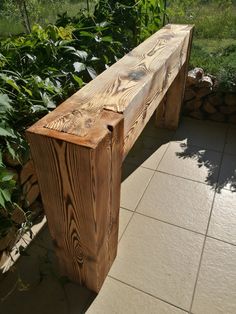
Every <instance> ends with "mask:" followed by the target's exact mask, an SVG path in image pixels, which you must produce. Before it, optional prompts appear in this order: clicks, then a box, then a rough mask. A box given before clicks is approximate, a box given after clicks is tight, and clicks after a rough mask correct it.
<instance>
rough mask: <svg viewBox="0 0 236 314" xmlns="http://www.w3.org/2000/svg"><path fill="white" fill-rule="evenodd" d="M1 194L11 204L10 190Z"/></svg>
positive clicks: (4, 190) (5, 190)
mask: <svg viewBox="0 0 236 314" xmlns="http://www.w3.org/2000/svg"><path fill="white" fill-rule="evenodd" d="M1 193H2V196H3V198H4V199H5V201H6V202H11V193H10V191H9V190H7V189H3V190H1Z"/></svg>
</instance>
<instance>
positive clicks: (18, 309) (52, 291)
mask: <svg viewBox="0 0 236 314" xmlns="http://www.w3.org/2000/svg"><path fill="white" fill-rule="evenodd" d="M95 297H96V294H95V293H93V292H92V291H90V290H88V289H87V288H85V287H81V286H80V285H78V284H76V283H73V282H71V281H69V280H68V279H67V278H66V277H62V276H60V272H59V269H58V264H57V258H56V256H55V254H54V251H53V244H52V240H51V237H50V235H49V232H48V228H47V227H46V228H44V230H42V231H41V232H40V233H39V235H37V236H36V238H35V239H34V241H32V243H31V244H30V245H29V247H28V248H27V249H26V251H25V252H24V256H21V258H20V259H18V261H17V262H16V264H15V266H14V267H13V268H11V269H10V270H9V271H8V272H7V273H6V274H1V275H0V309H1V310H0V312H1V313H3V314H8V313H9V314H19V313H25V314H31V313H34V314H52V313H57V314H72V313H78V314H82V313H85V312H86V310H87V309H88V307H89V306H90V304H91V303H92V302H93V300H94V299H95Z"/></svg>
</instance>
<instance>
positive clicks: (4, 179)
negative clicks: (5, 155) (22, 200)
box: [1, 170, 14, 182]
mask: <svg viewBox="0 0 236 314" xmlns="http://www.w3.org/2000/svg"><path fill="white" fill-rule="evenodd" d="M13 177H14V175H13V174H12V173H9V172H8V171H7V170H4V172H3V173H2V175H1V182H7V181H11V180H12V178H13Z"/></svg>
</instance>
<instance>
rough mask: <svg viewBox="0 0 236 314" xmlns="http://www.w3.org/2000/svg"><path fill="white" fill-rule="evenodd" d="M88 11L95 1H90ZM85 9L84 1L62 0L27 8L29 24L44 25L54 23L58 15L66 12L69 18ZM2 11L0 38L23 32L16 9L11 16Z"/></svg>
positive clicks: (0, 13)
mask: <svg viewBox="0 0 236 314" xmlns="http://www.w3.org/2000/svg"><path fill="white" fill-rule="evenodd" d="M38 3H39V1H38ZM89 3H90V10H93V8H94V4H95V1H92V0H90V2H89ZM82 9H87V3H86V1H85V0H80V1H79V0H78V1H73V2H72V1H71V0H64V1H61V2H57V1H55V3H50V2H48V3H41V4H38V6H36V7H29V9H28V11H29V15H30V23H31V25H33V24H34V23H38V24H40V25H46V24H48V23H55V21H56V19H57V15H58V14H62V13H64V12H67V13H68V15H69V16H75V15H76V14H77V13H78V12H79V11H80V10H82ZM6 13H8V14H5V12H4V11H2V12H0V37H2V38H6V37H9V36H11V35H17V34H20V33H23V32H24V27H23V25H22V21H21V18H20V15H19V12H18V10H17V9H15V10H14V13H13V14H9V12H6Z"/></svg>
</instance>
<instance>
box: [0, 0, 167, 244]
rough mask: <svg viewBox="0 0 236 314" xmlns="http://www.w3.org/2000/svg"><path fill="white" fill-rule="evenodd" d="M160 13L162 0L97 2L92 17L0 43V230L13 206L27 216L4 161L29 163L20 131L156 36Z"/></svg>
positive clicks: (64, 20) (63, 17) (64, 19)
mask: <svg viewBox="0 0 236 314" xmlns="http://www.w3.org/2000/svg"><path fill="white" fill-rule="evenodd" d="M30 1H31V0H30ZM32 1H33V0H32ZM163 10H164V2H163V1H162V0H160V1H154V0H142V1H136V0H129V1H124V0H121V1H120V2H118V1H113V0H109V1H108V0H100V1H99V2H98V3H97V5H96V6H95V7H94V14H89V13H88V12H87V11H80V12H79V13H78V14H77V15H76V16H74V17H69V16H68V14H67V13H63V14H60V16H59V18H58V20H57V22H56V24H55V25H52V24H49V25H48V26H46V27H41V26H39V25H34V26H33V28H32V32H31V33H30V34H28V35H20V36H14V37H10V38H7V39H5V40H2V41H0V121H1V122H0V172H1V175H0V228H1V227H2V225H4V226H5V227H6V226H8V227H9V228H12V227H13V225H14V223H13V222H12V220H11V212H12V210H13V209H14V206H16V205H17V206H21V207H22V208H23V210H24V211H25V212H28V211H29V208H28V206H27V204H26V203H25V202H24V201H22V195H21V187H20V186H19V185H18V184H17V183H16V180H14V178H13V177H12V173H11V171H9V170H8V169H7V163H6V162H5V156H10V158H11V159H12V160H13V161H14V160H18V161H19V162H20V163H22V164H24V163H25V161H26V160H27V159H28V158H29V148H28V145H27V141H26V139H25V135H24V132H25V129H26V128H27V127H29V126H30V125H32V124H33V123H34V122H35V121H37V120H38V119H40V118H41V117H42V116H44V115H45V114H46V113H48V112H49V111H50V110H52V109H54V108H55V107H56V106H57V105H58V104H60V103H61V102H63V101H64V100H65V99H67V98H68V97H69V96H70V95H71V94H73V93H74V92H75V91H77V90H78V89H80V88H81V87H82V86H83V85H84V84H86V83H87V82H89V81H90V80H91V79H93V78H94V77H96V75H97V74H99V73H101V72H102V71H104V70H105V69H106V68H107V67H109V66H110V65H112V64H113V63H114V62H116V61H117V59H119V58H120V57H122V56H123V55H124V54H125V53H126V52H128V51H129V50H130V49H131V48H133V47H134V46H136V45H137V44H138V43H139V42H140V41H141V40H143V39H145V38H146V37H147V36H149V35H150V34H151V33H153V32H155V31H156V30H157V29H158V28H159V27H160V25H161V22H162V18H161V14H162V13H163ZM127 21H128V23H126V22H127ZM5 227H4V228H5ZM14 228H15V225H14ZM4 230H5V229H4ZM0 238H1V235H0Z"/></svg>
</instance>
